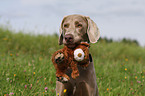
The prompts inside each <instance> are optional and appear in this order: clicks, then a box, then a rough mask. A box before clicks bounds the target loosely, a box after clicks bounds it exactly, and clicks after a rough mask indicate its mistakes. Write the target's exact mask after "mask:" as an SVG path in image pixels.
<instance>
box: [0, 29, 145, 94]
mask: <svg viewBox="0 0 145 96" xmlns="http://www.w3.org/2000/svg"><path fill="white" fill-rule="evenodd" d="M57 42H58V36H57V35H32V34H23V33H15V32H11V31H10V30H8V29H4V28H0V96H6V95H7V94H10V93H11V92H12V93H14V96H55V81H56V80H55V69H54V66H53V64H52V62H51V60H50V58H51V55H52V54H53V52H55V51H56V50H58V49H60V48H62V47H63V46H59V45H58V43H57ZM90 53H91V54H92V56H93V60H94V66H95V69H96V75H97V80H96V81H97V84H98V88H99V95H100V96H132V95H134V96H143V95H144V94H145V82H144V80H145V60H144V58H145V48H143V47H140V46H137V45H136V44H134V43H131V44H128V43H122V42H111V43H106V42H104V41H103V40H101V41H99V42H98V43H96V44H91V48H90ZM45 87H48V90H45Z"/></svg>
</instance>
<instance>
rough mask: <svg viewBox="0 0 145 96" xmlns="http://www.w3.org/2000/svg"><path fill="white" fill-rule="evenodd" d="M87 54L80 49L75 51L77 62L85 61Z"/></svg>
mask: <svg viewBox="0 0 145 96" xmlns="http://www.w3.org/2000/svg"><path fill="white" fill-rule="evenodd" d="M84 57H85V53H84V52H83V50H82V49H80V48H78V49H76V50H75V51H74V58H75V60H76V61H82V60H84Z"/></svg>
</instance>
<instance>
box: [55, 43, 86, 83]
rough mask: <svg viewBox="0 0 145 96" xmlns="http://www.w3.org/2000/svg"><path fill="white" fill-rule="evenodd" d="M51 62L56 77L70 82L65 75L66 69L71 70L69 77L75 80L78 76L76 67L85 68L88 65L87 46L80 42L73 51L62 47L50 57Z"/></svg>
mask: <svg viewBox="0 0 145 96" xmlns="http://www.w3.org/2000/svg"><path fill="white" fill-rule="evenodd" d="M52 62H53V65H54V67H55V69H56V77H58V78H59V77H60V78H62V77H65V78H66V79H67V80H70V78H69V76H68V75H66V74H65V73H66V71H67V69H68V68H71V69H72V73H71V77H72V78H73V79H76V78H77V77H78V76H79V71H78V67H77V65H80V66H82V67H83V68H86V67H87V66H88V64H89V44H88V43H85V42H81V43H80V44H79V45H77V46H76V47H75V48H73V49H72V48H68V47H67V46H64V48H63V49H60V50H58V51H56V52H55V53H54V54H53V55H52Z"/></svg>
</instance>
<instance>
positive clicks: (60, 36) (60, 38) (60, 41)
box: [59, 16, 67, 45]
mask: <svg viewBox="0 0 145 96" xmlns="http://www.w3.org/2000/svg"><path fill="white" fill-rule="evenodd" d="M66 17H67V16H65V17H64V18H63V20H62V22H61V25H60V29H59V32H60V35H59V45H62V44H63V35H64V33H63V22H64V20H65V19H66Z"/></svg>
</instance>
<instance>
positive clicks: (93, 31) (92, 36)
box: [86, 17, 100, 43]
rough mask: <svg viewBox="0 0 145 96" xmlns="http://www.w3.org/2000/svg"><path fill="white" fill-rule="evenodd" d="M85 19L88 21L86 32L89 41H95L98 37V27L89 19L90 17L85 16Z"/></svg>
mask: <svg viewBox="0 0 145 96" xmlns="http://www.w3.org/2000/svg"><path fill="white" fill-rule="evenodd" d="M86 19H87V21H88V29H87V34H88V37H89V41H90V42H91V43H96V42H97V40H98V39H99V37H100V31H99V28H98V27H97V25H96V23H95V22H94V21H93V20H91V19H90V17H86Z"/></svg>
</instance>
